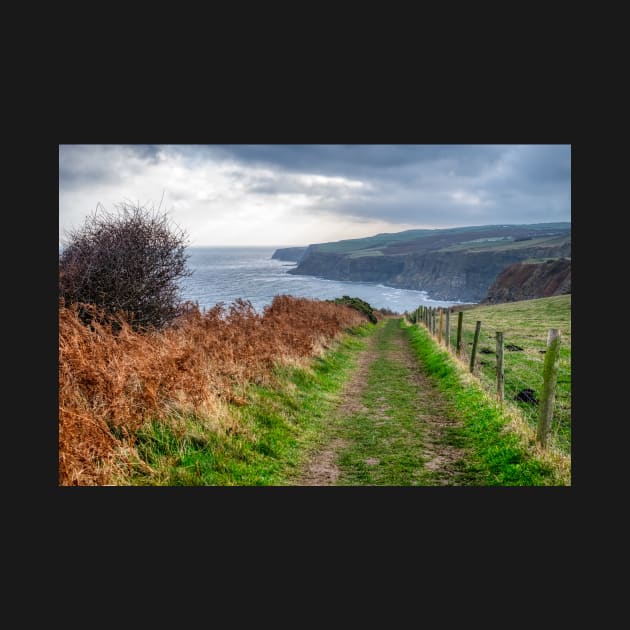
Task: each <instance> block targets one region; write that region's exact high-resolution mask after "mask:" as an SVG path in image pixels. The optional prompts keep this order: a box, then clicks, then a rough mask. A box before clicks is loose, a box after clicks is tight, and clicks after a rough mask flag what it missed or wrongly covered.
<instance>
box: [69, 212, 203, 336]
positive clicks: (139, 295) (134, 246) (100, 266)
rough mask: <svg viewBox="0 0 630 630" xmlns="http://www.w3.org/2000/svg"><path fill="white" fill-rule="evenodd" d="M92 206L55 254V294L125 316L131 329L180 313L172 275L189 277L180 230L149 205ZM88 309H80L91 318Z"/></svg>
mask: <svg viewBox="0 0 630 630" xmlns="http://www.w3.org/2000/svg"><path fill="white" fill-rule="evenodd" d="M116 208H117V212H108V211H107V210H105V209H104V208H103V207H102V206H99V207H97V209H96V211H95V212H94V214H93V215H90V216H88V218H87V219H86V220H85V223H84V225H83V226H82V227H81V228H79V229H76V230H73V231H71V232H70V234H69V239H68V244H67V246H66V247H65V248H64V249H63V251H62V253H61V254H60V256H59V295H60V297H61V298H63V299H64V301H65V303H66V304H68V305H70V304H74V303H77V304H92V305H94V306H96V307H98V309H100V311H101V312H102V313H103V314H104V317H105V318H106V319H107V320H108V321H110V322H116V321H117V317H118V315H121V314H125V315H126V317H127V318H128V321H129V322H130V323H131V325H132V327H133V328H134V329H135V330H140V329H147V328H151V327H154V328H160V327H162V326H164V324H166V323H167V322H169V321H171V320H172V319H173V318H174V317H176V316H177V315H178V314H179V313H180V312H181V308H182V305H181V302H180V298H179V286H178V284H177V280H178V278H181V277H184V276H189V275H191V273H192V272H190V271H189V270H188V269H187V267H186V259H187V256H186V255H185V253H184V250H185V247H186V245H187V235H186V234H185V232H183V231H182V230H180V229H179V228H177V227H176V226H174V225H172V224H171V222H170V221H169V219H168V218H167V215H166V214H164V213H160V211H159V208H158V210H157V211H156V210H154V209H153V208H151V209H149V208H146V207H143V206H140V205H139V204H138V205H133V204H131V203H128V202H124V203H121V204H118V205H117V206H116ZM93 315H94V312H93V311H91V310H90V309H85V308H83V307H81V308H80V309H79V316H80V318H81V320H82V321H83V322H85V323H88V322H91V321H92V317H93Z"/></svg>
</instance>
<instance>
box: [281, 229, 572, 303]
mask: <svg viewBox="0 0 630 630" xmlns="http://www.w3.org/2000/svg"><path fill="white" fill-rule="evenodd" d="M274 256H275V254H274ZM570 256H571V224H570V223H546V224H531V225H499V226H474V227H465V228H451V229H441V230H408V231H406V232H399V233H394V234H378V235H376V236H373V237H368V238H363V239H351V240H347V241H337V242H334V243H320V244H312V245H309V247H308V248H307V249H306V251H305V252H304V253H303V255H302V257H301V258H300V259H299V261H298V265H297V266H296V267H295V268H294V269H291V270H290V271H289V272H288V273H291V274H296V275H312V276H319V277H322V278H329V279H331V280H350V281H355V282H380V283H383V284H387V285H389V286H394V287H400V288H404V289H416V290H421V291H426V292H427V293H428V295H429V297H430V298H433V299H438V300H458V301H463V302H479V301H480V300H482V299H484V298H485V296H486V294H487V292H488V289H489V288H490V285H491V284H492V283H493V282H494V280H495V279H496V278H497V276H498V275H499V273H501V272H502V271H503V270H504V269H505V268H506V267H508V266H510V265H512V264H514V263H517V262H523V261H526V260H530V261H531V260H532V259H538V260H542V259H551V258H561V257H570Z"/></svg>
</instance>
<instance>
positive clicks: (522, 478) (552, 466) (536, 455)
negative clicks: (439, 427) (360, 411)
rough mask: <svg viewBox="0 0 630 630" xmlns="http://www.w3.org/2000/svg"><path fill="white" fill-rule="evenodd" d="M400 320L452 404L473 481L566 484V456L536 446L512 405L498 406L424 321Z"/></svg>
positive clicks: (568, 478)
mask: <svg viewBox="0 0 630 630" xmlns="http://www.w3.org/2000/svg"><path fill="white" fill-rule="evenodd" d="M401 325H402V326H404V327H406V330H407V334H408V336H409V340H410V343H411V346H412V348H413V349H414V351H415V353H416V355H417V357H418V359H419V361H420V363H421V364H422V366H423V368H424V369H425V370H426V372H427V374H428V375H429V376H430V377H432V379H433V380H434V382H435V384H436V386H437V387H438V389H439V390H441V391H442V392H443V393H444V395H445V397H446V398H447V400H448V401H449V402H451V403H452V404H453V405H454V406H455V407H456V409H457V413H458V416H459V417H460V419H461V421H462V423H463V425H464V433H465V436H466V438H467V443H468V447H469V450H468V454H467V457H466V466H467V469H468V474H470V475H473V476H474V477H475V478H476V479H477V480H478V481H477V484H478V485H484V486H486V485H488V486H549V485H563V486H564V485H571V459H570V456H568V455H566V454H564V453H562V452H560V451H559V450H557V449H556V448H550V449H548V450H547V451H543V450H541V449H540V447H539V446H538V445H537V444H536V442H535V433H534V431H533V429H532V428H531V426H530V424H529V423H528V422H527V421H526V420H524V419H523V417H522V414H521V413H520V412H519V410H518V409H517V408H516V407H513V406H512V405H510V404H508V403H504V404H503V406H501V405H500V404H499V403H498V402H497V401H496V399H494V398H492V397H491V396H490V394H489V393H488V392H486V391H485V390H484V389H483V388H482V387H481V385H480V384H479V383H478V382H477V381H476V379H475V378H474V377H472V376H471V375H470V374H469V373H468V372H467V370H466V367H465V366H464V365H463V364H460V363H458V362H457V360H456V359H455V358H454V357H453V356H452V355H450V354H449V353H448V352H447V351H446V350H445V349H443V348H440V347H439V346H438V345H437V342H436V341H434V340H433V339H432V338H431V336H430V335H429V333H428V332H427V330H426V329H425V328H424V327H423V326H409V325H407V324H405V323H404V322H403V323H402V324H401Z"/></svg>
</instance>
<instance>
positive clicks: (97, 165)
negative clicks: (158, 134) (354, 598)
mask: <svg viewBox="0 0 630 630" xmlns="http://www.w3.org/2000/svg"><path fill="white" fill-rule="evenodd" d="M159 152H160V147H159V146H158V145H155V144H131V145H107V144H105V145H97V144H78V145H63V144H62V145H59V185H60V186H61V187H63V188H65V189H66V190H70V189H76V188H81V187H87V186H95V185H100V184H114V183H117V182H120V181H121V179H122V178H121V172H120V168H117V165H120V164H124V166H125V167H126V168H129V169H131V170H135V171H137V172H139V171H140V170H142V168H144V167H146V166H149V165H151V164H156V163H157V161H158V154H159Z"/></svg>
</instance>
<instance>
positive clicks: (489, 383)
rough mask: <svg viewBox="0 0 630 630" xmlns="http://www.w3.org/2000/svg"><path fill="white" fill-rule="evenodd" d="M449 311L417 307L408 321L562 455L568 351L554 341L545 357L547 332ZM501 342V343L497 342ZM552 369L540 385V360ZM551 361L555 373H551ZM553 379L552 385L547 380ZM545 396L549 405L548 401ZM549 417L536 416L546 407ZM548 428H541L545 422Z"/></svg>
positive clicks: (567, 439)
mask: <svg viewBox="0 0 630 630" xmlns="http://www.w3.org/2000/svg"><path fill="white" fill-rule="evenodd" d="M456 309H457V307H455V308H453V307H451V308H432V307H425V306H420V307H418V309H416V310H415V311H413V312H412V313H407V319H408V320H409V321H410V322H411V323H415V324H418V325H422V326H425V327H426V328H427V329H428V331H429V332H430V333H431V334H432V336H433V337H434V339H435V340H436V341H437V342H438V343H439V344H440V345H442V346H443V347H445V348H448V349H449V351H450V352H451V353H452V354H453V355H455V356H457V357H458V358H459V360H460V361H462V363H464V364H465V365H466V366H468V369H469V371H470V372H472V373H473V375H474V376H476V377H477V378H478V380H479V382H480V384H481V385H482V387H483V388H484V389H485V390H486V391H488V392H489V393H492V394H493V395H496V396H497V398H498V399H499V400H502V401H510V402H512V403H513V404H514V405H516V406H517V407H518V408H519V409H520V410H521V412H522V414H523V416H524V418H525V419H526V420H527V421H528V422H529V423H530V425H532V426H533V427H536V429H537V434H538V438H539V441H540V442H541V443H542V444H543V445H545V444H546V443H547V442H548V441H549V440H553V442H554V444H555V445H556V446H557V447H558V448H559V449H561V450H562V451H564V452H570V448H571V347H570V336H569V338H568V339H564V338H559V339H558V343H559V348H558V347H556V346H557V344H556V343H554V344H552V345H553V352H554V353H556V355H555V356H549V353H550V351H551V350H552V347H551V346H550V341H551V340H550V336H551V335H550V331H551V330H555V329H547V333H546V335H541V334H532V333H531V330H528V329H522V330H519V329H517V328H508V327H504V328H505V329H504V330H497V329H496V325H495V326H484V322H483V321H482V320H479V319H476V316H475V313H474V312H472V313H467V312H466V311H464V310H459V309H458V310H456ZM499 340H500V341H499ZM547 357H549V358H548V359H547V361H548V363H549V365H550V366H551V367H550V368H549V369H547V381H548V382H547V384H546V381H545V373H546V370H545V359H546V358H547ZM554 360H555V367H556V369H555V373H554V370H553V367H554ZM551 381H553V383H552V382H551ZM544 394H545V395H546V396H550V397H551V400H550V404H547V398H546V397H545V398H543V395H544ZM547 407H548V410H547V412H546V413H547V415H548V416H549V417H548V418H541V415H542V413H543V411H544V409H543V408H547ZM545 422H546V423H548V426H547V427H545V426H543V425H544V423H545Z"/></svg>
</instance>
